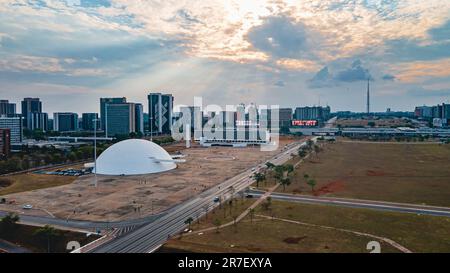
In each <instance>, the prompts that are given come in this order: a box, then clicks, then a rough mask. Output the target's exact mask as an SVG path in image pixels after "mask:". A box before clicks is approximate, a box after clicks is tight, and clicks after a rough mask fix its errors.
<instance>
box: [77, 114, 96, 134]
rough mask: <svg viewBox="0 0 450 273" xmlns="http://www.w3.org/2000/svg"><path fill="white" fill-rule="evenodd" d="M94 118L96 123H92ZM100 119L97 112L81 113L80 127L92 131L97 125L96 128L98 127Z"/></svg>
mask: <svg viewBox="0 0 450 273" xmlns="http://www.w3.org/2000/svg"><path fill="white" fill-rule="evenodd" d="M94 120H97V121H96V123H97V125H95V124H94ZM99 125H100V121H99V119H98V114H97V113H83V114H82V115H81V128H82V129H83V130H85V131H94V130H95V129H94V127H95V126H97V130H99V129H100V126H99Z"/></svg>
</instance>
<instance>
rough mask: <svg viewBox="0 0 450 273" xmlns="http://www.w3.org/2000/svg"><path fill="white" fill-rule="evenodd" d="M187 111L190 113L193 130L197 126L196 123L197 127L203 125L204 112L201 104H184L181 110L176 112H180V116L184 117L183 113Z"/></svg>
mask: <svg viewBox="0 0 450 273" xmlns="http://www.w3.org/2000/svg"><path fill="white" fill-rule="evenodd" d="M186 113H189V116H190V119H191V124H190V126H191V131H192V132H193V131H194V129H195V128H196V123H197V128H201V126H202V125H203V112H202V111H201V108H200V107H199V106H184V107H180V112H179V113H175V114H178V115H179V116H178V118H180V117H183V115H184V114H186ZM175 120H176V119H175Z"/></svg>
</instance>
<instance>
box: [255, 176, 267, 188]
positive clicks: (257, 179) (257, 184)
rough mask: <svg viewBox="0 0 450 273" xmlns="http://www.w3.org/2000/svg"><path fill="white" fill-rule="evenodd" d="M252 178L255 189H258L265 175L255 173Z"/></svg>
mask: <svg viewBox="0 0 450 273" xmlns="http://www.w3.org/2000/svg"><path fill="white" fill-rule="evenodd" d="M253 178H254V179H255V181H256V187H257V188H259V183H260V182H263V181H264V180H266V175H265V174H263V173H255V174H254V175H253Z"/></svg>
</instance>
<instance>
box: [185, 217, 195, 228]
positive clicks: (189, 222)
mask: <svg viewBox="0 0 450 273" xmlns="http://www.w3.org/2000/svg"><path fill="white" fill-rule="evenodd" d="M193 221H194V219H192V217H189V218H187V219H186V221H184V223H185V224H186V225H188V228H189V230H190V229H191V224H192V222H193Z"/></svg>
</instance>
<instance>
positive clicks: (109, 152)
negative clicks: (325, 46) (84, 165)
mask: <svg viewBox="0 0 450 273" xmlns="http://www.w3.org/2000/svg"><path fill="white" fill-rule="evenodd" d="M175 162H177V161H176V160H174V159H173V158H172V157H171V156H170V155H169V154H168V153H167V152H166V150H164V149H163V148H162V147H161V146H159V145H158V144H156V143H154V142H151V141H148V140H143V139H128V140H124V141H121V142H118V143H116V144H114V145H112V146H111V147H109V148H108V149H106V150H105V151H104V152H103V153H102V154H101V155H100V156H99V157H98V159H97V174H104V175H140V174H150V173H160V172H165V171H168V170H172V169H175V168H176V167H177V165H176V164H175ZM94 172H95V170H94Z"/></svg>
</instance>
